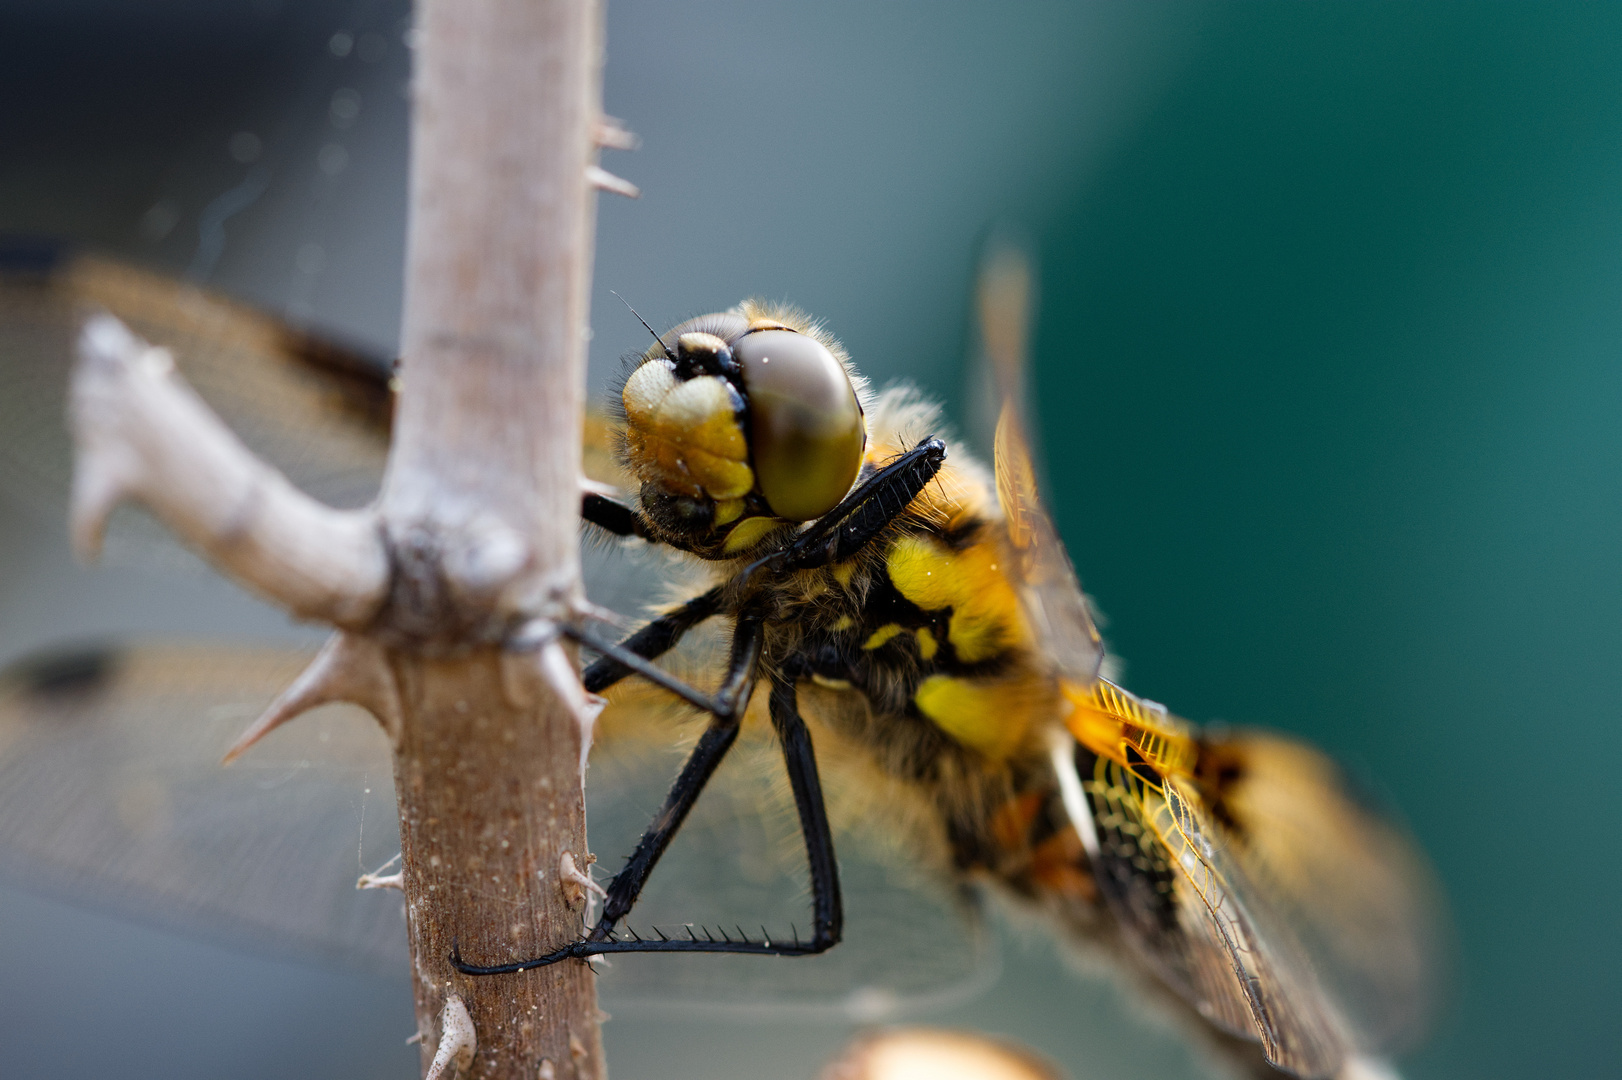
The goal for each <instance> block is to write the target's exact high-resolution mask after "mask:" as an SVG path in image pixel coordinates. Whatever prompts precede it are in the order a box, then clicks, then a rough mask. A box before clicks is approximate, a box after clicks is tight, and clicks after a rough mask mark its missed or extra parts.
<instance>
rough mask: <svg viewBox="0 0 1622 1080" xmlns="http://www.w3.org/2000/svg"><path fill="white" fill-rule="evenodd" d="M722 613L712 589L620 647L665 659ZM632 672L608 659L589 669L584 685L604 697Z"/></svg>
mask: <svg viewBox="0 0 1622 1080" xmlns="http://www.w3.org/2000/svg"><path fill="white" fill-rule="evenodd" d="M720 610H721V590H720V589H719V588H716V589H711V590H710V591H709V592H707V593H705V594H704V595H702V596H695V597H693V598H692V599H691V600H689V601H687V603H685V604H683V605H682V606H681V607H679V608H677V609H676V610H675V611H671V612H667V613H665V614H664V615H661V616H659V617H658V618H657V619H655V620H653V621H652V622H650V623H649V624H648V625H646V626H644V627H643V628H642V629H640V630H638V631H637V632H636V633H634V634H632V635H631V636H630V637H628V638H626V639H625V640H624V641H622V642H620V644H619V647H620V648H622V649H626V650H628V651H630V652H633V653H635V654H636V655H637V656H640V657H641V658H642V659H644V660H652V659H653V658H654V657H656V656H663V655H664V654H665V653H667V652H669V651H670V650H671V649H672V648H674V647H675V645H676V643H677V642H678V641H680V640H681V639H682V635H683V634H685V633H687V631H689V630H691V629H692V628H693V627H695V626H697V625H698V624H699V623H701V622H703V621H704V620H705V619H708V618H709V617H710V616H711V615H714V614H715V613H716V612H718V611H720ZM631 671H632V669H631V668H630V667H628V666H626V665H625V664H622V663H620V662H619V661H618V660H615V659H614V658H613V657H611V656H608V655H606V654H605V655H604V656H603V657H602V658H601V659H599V660H598V661H597V662H596V663H594V664H592V665H591V666H590V667H588V668H587V669H586V673H585V674H584V675H583V676H581V679H580V681H581V682H582V683H584V684H585V687H586V689H587V690H590V691H591V692H592V693H594V694H600V693H602V692H603V691H604V690H607V689H608V688H609V687H610V686H613V685H614V684H615V683H617V682H619V681H620V680H621V679H623V678H625V676H627V675H629V674H631Z"/></svg>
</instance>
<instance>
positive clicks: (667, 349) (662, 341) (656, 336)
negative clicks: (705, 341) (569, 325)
mask: <svg viewBox="0 0 1622 1080" xmlns="http://www.w3.org/2000/svg"><path fill="white" fill-rule="evenodd" d="M608 291H609V292H610V293H613V296H614V299H616V300H618V301H619V302H620V303H622V304H624V305H625V307H626V310H628V311H629V312H630V313H631V314H632V315H636V308H634V307H631V302H630V301H629V300H627V299H625V297H623V296H621V295H620V294H619V293H617V292H614V290H613V289H610V290H608ZM636 321H637V322H639V323H641V324H642V325H643V327H644V328H646V329H647V331H648V333H650V334H652V335H653V340H654V341H656V342H658V343H659V348H661V349H663V350H664V354H665V356H666V357H668V358H669V359H670V362H671V363H672V364H674V363H675V362H676V354H675V353H673V352H671V351H670V346H668V345H666V344H665V339H664V338H662V337H660V336H659V333H658V331H656V330H655V329H654V328H653V327H651V326H648V320H646V319H644V318H643V317H642V316H640V315H636Z"/></svg>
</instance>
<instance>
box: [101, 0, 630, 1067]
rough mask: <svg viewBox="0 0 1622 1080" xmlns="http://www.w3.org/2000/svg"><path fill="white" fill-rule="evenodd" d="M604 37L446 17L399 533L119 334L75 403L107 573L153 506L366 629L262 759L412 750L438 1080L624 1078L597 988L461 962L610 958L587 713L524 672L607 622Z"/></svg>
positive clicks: (542, 5) (428, 17) (405, 800)
mask: <svg viewBox="0 0 1622 1080" xmlns="http://www.w3.org/2000/svg"><path fill="white" fill-rule="evenodd" d="M601 18H602V16H601V10H600V6H599V4H598V3H596V2H595V0H421V4H420V11H419V30H420V31H421V33H420V35H419V40H420V42H421V47H420V50H419V52H418V56H417V72H416V85H415V95H416V109H415V114H414V115H415V121H414V128H413V141H412V180H411V204H410V215H411V216H410V227H409V243H408V265H407V269H406V318H405V326H404V333H403V347H402V352H403V360H402V370H401V375H402V389H401V393H400V398H399V404H398V409H397V413H396V423H395V431H394V444H393V446H392V449H391V454H390V458H389V465H388V470H387V474H386V477H385V481H384V486H383V492H382V494H381V496H380V498H379V501H378V503H377V505H376V506H375V507H373V508H370V509H368V510H364V511H350V512H339V511H334V510H331V509H330V508H327V507H323V506H321V505H319V504H317V503H315V502H314V501H313V500H310V499H309V498H308V497H306V496H304V495H302V494H301V493H299V492H297V491H296V490H294V489H293V488H292V486H291V485H289V484H288V483H287V481H286V480H285V479H284V478H282V477H281V476H280V475H279V474H277V473H275V472H274V470H272V469H270V468H269V467H268V466H266V465H264V464H263V463H262V462H260V461H258V460H257V459H256V458H254V457H253V455H252V454H250V453H249V452H248V451H247V450H246V449H244V448H243V447H242V446H241V444H240V443H238V442H237V441H236V440H235V438H234V437H232V436H231V435H230V433H229V432H228V431H227V430H226V429H225V427H224V425H223V424H221V423H220V421H219V420H218V418H217V417H215V416H214V415H213V414H212V413H210V412H209V411H208V409H207V407H206V406H205V405H203V404H202V402H201V401H200V400H199V399H197V398H196V397H195V395H192V394H191V392H190V390H189V389H188V388H186V387H185V385H184V384H183V383H182V382H181V381H180V380H179V378H178V376H176V375H174V374H173V373H172V372H171V371H170V370H169V367H168V365H167V363H166V361H165V358H164V354H163V353H162V352H161V350H154V349H152V348H150V347H149V346H148V345H147V344H146V343H145V342H142V341H140V340H139V339H137V338H135V337H134V336H133V335H131V334H129V333H128V332H127V331H126V330H124V328H123V327H122V326H121V324H118V323H117V321H116V320H114V319H112V318H111V317H110V316H104V317H101V318H99V319H96V320H93V321H92V322H91V323H90V324H89V326H88V327H87V330H86V333H85V335H84V337H83V339H82V341H81V346H80V353H81V361H80V365H79V368H78V369H77V371H76V374H75V382H74V390H73V412H74V424H75V433H76V435H77V437H78V441H79V446H80V453H79V460H78V471H77V475H76V479H75V500H74V523H75V524H74V531H75V535H76V537H77V538H78V539H79V542H80V545H81V548H82V549H83V550H85V551H87V552H90V553H93V550H94V547H95V542H96V539H97V537H98V536H99V531H100V528H101V524H102V522H103V520H104V519H105V517H106V515H107V513H108V512H109V511H110V510H111V509H112V507H113V505H114V504H116V503H117V502H119V501H120V500H122V499H125V498H137V499H141V500H143V501H145V502H147V503H148V504H149V505H151V506H152V507H154V508H155V509H156V510H157V511H158V512H159V513H160V514H161V515H162V516H163V518H164V520H165V521H166V522H168V523H169V524H170V525H171V526H172V527H173V528H174V529H175V530H176V531H177V532H179V533H180V534H181V535H182V536H183V537H185V538H186V539H188V540H189V541H190V542H192V543H193V544H194V545H195V546H197V547H199V548H200V549H201V550H202V551H203V552H204V554H206V555H208V556H209V557H210V558H211V559H213V560H214V561H215V563H216V565H218V566H219V567H220V568H221V569H222V570H225V571H226V572H228V573H231V574H233V575H234V576H236V577H237V578H238V579H239V580H242V581H244V582H245V583H247V584H249V585H251V586H252V587H254V588H255V589H257V590H258V591H259V592H261V593H262V594H263V595H265V596H268V597H269V598H271V599H272V600H275V601H276V602H278V603H281V604H282V605H284V606H287V607H289V608H291V609H292V610H294V611H295V612H297V613H298V614H300V615H302V616H304V617H307V618H314V619H320V620H324V621H327V622H329V623H332V624H334V625H336V626H338V627H340V632H339V635H338V636H337V637H336V638H335V639H334V641H333V642H332V643H331V644H330V645H329V648H327V649H326V650H323V652H322V654H321V657H319V658H318V659H317V661H316V663H315V664H314V665H312V667H311V668H310V670H309V671H307V672H306V673H305V675H304V676H303V677H302V678H301V679H300V680H299V681H298V682H297V683H295V685H294V686H293V687H291V688H290V689H289V690H288V692H287V693H286V694H284V695H283V696H282V698H281V699H279V700H278V702H277V703H276V705H274V706H273V707H272V709H271V710H270V712H268V713H267V714H266V716H265V717H263V718H262V719H261V720H260V722H259V723H258V724H256V725H254V726H253V727H252V728H251V729H250V730H249V732H248V733H247V734H246V735H245V736H244V739H243V741H242V742H241V743H239V745H238V747H237V748H236V750H235V751H233V752H237V751H240V750H241V749H243V748H245V747H246V746H247V745H248V744H250V743H251V742H252V741H253V740H254V739H256V738H258V737H259V736H260V735H263V734H264V733H265V732H266V731H269V730H270V729H271V728H273V727H275V726H276V725H278V724H280V723H283V722H286V721H287V720H290V719H292V718H293V717H294V716H296V715H297V714H298V713H299V712H300V711H302V710H303V709H307V708H310V707H312V706H313V705H315V704H318V703H320V702H322V701H330V700H349V701H355V702H357V703H359V704H362V705H364V706H366V707H367V708H369V709H371V710H372V712H373V713H374V714H376V715H377V717H378V719H379V720H380V721H382V722H383V724H384V727H385V728H386V729H387V730H388V732H389V734H390V736H391V737H392V739H393V740H394V743H395V748H396V757H395V782H396V789H397V793H398V797H399V801H400V822H401V828H400V837H401V847H402V879H403V880H402V883H403V886H404V891H405V895H406V907H407V917H408V923H409V927H410V933H411V951H412V961H413V964H412V973H413V979H414V983H415V989H416V1008H417V1021H418V1030H419V1031H420V1032H421V1033H422V1035H423V1056H422V1061H423V1068H424V1070H425V1071H427V1070H428V1068H429V1067H430V1065H431V1063H432V1062H433V1060H434V1058H435V1056H436V1054H438V1055H439V1057H440V1059H441V1065H440V1069H441V1073H442V1074H443V1072H444V1070H448V1069H453V1068H458V1067H459V1066H458V1064H457V1063H458V1062H461V1061H464V1060H465V1059H466V1058H467V1056H468V1052H469V1047H470V1046H472V1045H475V1044H476V1047H477V1049H476V1052H475V1053H474V1054H473V1058H472V1060H473V1064H472V1067H471V1072H472V1075H475V1076H480V1077H489V1078H516V1077H524V1078H526V1080H531V1078H534V1077H537V1076H552V1077H556V1078H559V1080H562V1078H570V1077H575V1078H582V1080H600V1078H602V1077H604V1076H605V1075H606V1069H605V1067H604V1064H603V1057H602V1044H601V1038H600V1034H599V1030H598V1016H599V1014H598V1011H597V1000H596V986H595V981H594V976H593V975H592V973H591V970H590V969H589V968H588V967H587V966H586V965H585V964H583V963H580V962H574V961H571V962H567V963H563V964H558V965H556V966H553V967H549V968H544V969H541V970H538V971H532V972H528V973H525V974H521V975H511V976H499V977H494V978H482V979H481V978H469V977H466V976H463V975H460V974H458V973H457V972H456V971H455V969H454V968H452V966H451V964H450V961H449V957H450V953H451V950H452V946H453V943H459V944H460V947H461V949H462V951H463V953H464V954H465V955H467V956H468V957H469V958H471V959H474V960H475V961H476V962H479V963H485V964H494V963H502V962H506V961H510V960H513V959H521V958H527V957H530V956H533V955H536V954H538V953H541V952H544V951H547V950H550V949H553V948H555V947H557V946H558V945H560V944H562V943H564V942H567V941H569V940H571V939H573V938H574V937H576V936H577V935H578V934H579V932H580V929H581V911H580V906H581V903H582V899H581V897H580V888H579V885H578V884H577V883H575V882H573V881H568V880H566V877H565V874H564V872H563V866H564V864H565V859H564V857H565V856H568V858H569V860H570V865H572V866H576V867H582V866H586V865H588V864H589V862H590V859H589V857H588V855H587V851H586V839H585V813H584V801H583V796H582V792H581V779H582V769H581V758H580V752H581V745H582V742H583V731H582V726H581V725H582V723H583V722H585V719H586V716H585V714H586V712H587V708H586V701H585V698H584V696H583V694H582V691H581V690H580V688H579V685H578V683H575V682H574V681H573V679H572V678H571V674H570V672H569V670H568V667H569V665H568V659H567V658H566V657H565V656H564V655H563V654H562V653H561V652H559V650H560V649H561V646H560V645H559V644H557V643H556V642H553V643H551V644H547V645H545V646H543V647H542V648H541V650H540V653H539V654H537V653H536V652H534V651H533V650H532V651H530V652H528V653H518V652H511V651H508V650H506V649H505V648H504V645H505V642H506V641H507V639H508V637H509V635H511V634H512V632H513V631H514V629H515V628H517V627H519V626H521V625H523V626H528V628H529V630H530V633H529V634H528V637H529V639H530V640H541V639H542V638H544V636H545V635H544V634H542V633H539V632H538V631H539V628H540V627H542V626H544V625H545V624H546V621H547V620H548V619H554V618H557V617H560V616H564V615H566V614H567V612H568V611H569V609H570V608H571V607H573V606H575V605H577V604H578V603H579V602H580V574H579V565H578V549H577V543H578V527H579V524H578V523H579V498H580V486H579V485H580V480H579V472H580V453H581V449H580V448H581V441H580V425H581V409H582V405H583V395H584V381H585V380H584V368H585V345H586V337H587V333H586V317H587V288H588V284H589V280H590V276H591V253H592V217H591V213H592V210H593V199H594V195H593V194H592V186H591V185H592V184H593V183H598V182H601V178H600V177H597V176H596V173H592V174H590V175H588V169H590V168H594V166H595V152H596V150H595V146H596V143H595V141H594V140H596V139H598V138H599V132H600V131H601V130H603V129H602V121H601V118H600V100H599V98H600V79H601V73H600V71H601V33H602V28H601ZM622 134H623V133H622ZM605 141H611V140H605ZM622 141H623V140H622ZM599 171H600V170H599ZM453 999H456V1000H453ZM458 1001H459V1002H460V1004H458V1003H457V1002H458ZM448 1003H449V1004H450V1008H449V1009H448V1010H447V1004H448ZM464 1004H465V1006H466V1008H465V1011H464V1009H463V1008H462V1005H464ZM445 1017H449V1018H450V1020H449V1021H447V1020H445V1019H444V1018H445ZM469 1021H471V1023H469ZM442 1026H449V1027H451V1028H452V1029H453V1030H452V1032H451V1034H450V1036H448V1037H445V1038H443V1039H442V1036H443V1035H444V1033H443V1032H442V1031H441V1030H440V1029H441V1027H442Z"/></svg>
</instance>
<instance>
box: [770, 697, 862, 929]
mask: <svg viewBox="0 0 1622 1080" xmlns="http://www.w3.org/2000/svg"><path fill="white" fill-rule="evenodd" d="M771 714H772V726H773V727H774V728H775V729H776V730H777V738H778V741H779V742H780V743H782V745H783V764H784V766H785V767H786V768H787V769H788V781H789V786H790V787H791V788H792V789H793V791H794V805H795V807H796V808H798V810H799V812H800V833H801V835H803V836H804V837H805V854H806V859H807V861H808V862H809V863H810V865H811V920H812V929H811V940H810V941H808V942H805V943H803V946H802V943H801V942H799V941H798V940H796V941H795V943H794V944H795V950H794V955H802V954H810V953H820V952H826V951H827V950H828V949H831V948H833V947H834V946H835V945H837V944H839V939H840V937H841V936H842V934H843V933H844V926H845V905H844V900H843V898H842V897H841V895H840V891H839V863H838V861H837V860H835V858H834V838H833V830H832V829H830V828H829V827H828V811H827V808H826V807H824V806H823V802H822V781H821V779H820V777H819V776H818V774H817V758H816V754H815V753H814V752H813V750H812V746H811V732H810V731H809V730H808V729H807V728H806V726H805V721H804V720H803V719H801V717H800V709H799V702H798V692H797V691H796V689H795V680H794V674H793V673H789V674H787V675H785V676H784V677H781V678H778V679H774V680H773V681H772V697H771Z"/></svg>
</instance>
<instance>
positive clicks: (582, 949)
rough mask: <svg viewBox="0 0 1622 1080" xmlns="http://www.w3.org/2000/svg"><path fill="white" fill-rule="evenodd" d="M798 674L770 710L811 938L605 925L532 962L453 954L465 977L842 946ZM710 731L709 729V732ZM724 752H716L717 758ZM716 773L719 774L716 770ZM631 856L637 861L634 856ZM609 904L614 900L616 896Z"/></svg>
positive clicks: (833, 864) (775, 687)
mask: <svg viewBox="0 0 1622 1080" xmlns="http://www.w3.org/2000/svg"><path fill="white" fill-rule="evenodd" d="M794 677H795V676H794V675H792V674H789V675H786V676H784V677H781V678H778V679H775V680H774V681H773V683H772V696H771V714H772V726H773V728H774V729H775V730H776V732H777V735H778V738H779V739H780V740H781V742H782V746H783V761H784V764H785V766H786V767H787V769H788V774H789V785H790V787H791V788H792V789H793V791H794V801H795V804H796V805H797V806H798V808H799V812H800V829H801V832H802V833H803V834H804V837H805V847H806V856H807V860H808V862H809V863H810V869H811V892H812V920H813V928H812V934H811V939H810V940H809V941H802V940H800V938H799V936H798V935H795V936H794V938H793V939H792V940H791V941H780V940H779V941H773V940H771V939H770V938H769V937H767V936H766V934H765V932H764V931H762V935H761V937H760V938H759V939H758V940H752V939H750V938H749V937H748V936H747V935H745V934H744V933H743V932H742V931H741V930H740V932H739V936H738V937H736V938H734V937H731V936H729V935H727V934H725V932H723V933H722V937H721V939H720V940H716V939H715V937H714V936H713V935H711V934H710V933H709V932H708V931H704V937H702V938H700V937H698V936H697V935H696V934H694V933H693V931H692V930H691V929H690V928H689V929H688V936H687V937H686V938H670V937H667V936H666V935H665V934H663V933H661V932H659V931H657V930H655V933H658V934H659V937H658V940H650V939H648V938H643V937H640V936H638V935H635V934H632V939H631V940H626V939H624V938H619V937H615V936H614V933H613V930H612V928H609V929H603V924H601V923H600V924H599V929H598V930H594V931H593V932H592V934H591V936H589V937H587V938H586V939H585V940H583V941H576V942H573V943H571V944H569V945H565V946H564V947H563V948H561V949H558V950H556V951H554V952H552V953H549V954H547V955H546V956H540V957H536V958H535V959H533V960H524V961H520V962H518V963H513V964H500V965H492V966H489V967H481V966H478V965H475V964H469V963H466V962H464V961H463V960H462V958H461V956H460V955H458V954H456V953H454V952H453V953H452V954H451V964H452V965H453V966H454V967H455V968H456V969H457V970H458V971H460V972H462V974H464V975H506V974H511V973H513V972H518V971H527V970H529V969H530V968H537V967H544V966H546V965H548V964H555V963H557V962H558V961H559V960H569V959H584V958H586V957H589V956H596V955H599V954H602V953H622V952H720V953H745V954H750V955H755V956H809V955H812V954H815V953H821V952H826V951H827V950H828V949H830V948H832V947H833V946H834V945H836V944H838V943H839V939H840V937H841V935H842V933H843V930H844V904H843V900H842V899H841V897H840V892H839V867H838V863H837V861H836V860H835V858H834V845H833V833H832V830H831V829H830V828H829V826H828V814H827V811H826V809H825V808H824V806H823V802H822V785H821V782H820V780H819V779H818V776H817V764H816V756H815V754H814V752H813V749H812V746H811V734H810V732H809V731H808V730H807V729H806V726H805V721H804V720H802V719H801V718H800V714H799V709H798V704H797V694H796V692H795V687H794V682H793V679H794ZM730 681H731V680H730V679H729V682H730ZM714 729H715V725H712V726H711V731H713V730H714ZM708 734H709V733H708V732H706V735H708ZM700 742H701V744H702V742H703V740H700ZM729 745H730V743H729ZM721 753H722V754H724V753H725V750H724V749H723V750H722V751H721ZM719 756H720V755H719V754H718V755H717V760H718V759H719ZM697 757H698V751H696V750H695V751H694V754H693V757H692V758H689V760H688V765H689V767H691V766H692V765H693V763H694V759H696V758H697ZM688 771H689V770H688V769H683V778H685V777H686V775H687V773H688ZM711 771H713V768H712V769H711ZM681 785H682V781H681V780H678V781H677V787H676V788H673V789H672V791H671V796H672V799H671V801H667V804H666V805H667V809H668V808H669V807H670V805H671V802H673V801H674V800H675V797H676V795H677V788H680V787H681ZM692 798H694V799H696V798H697V792H696V791H695V792H694V793H693V795H692ZM691 801H692V800H691V799H688V800H687V805H688V807H689V808H690V807H691ZM682 815H683V816H685V811H682ZM678 823H679V822H678ZM658 826H659V819H655V827H653V828H650V829H649V832H648V834H647V835H645V836H644V837H643V840H644V844H647V843H648V840H649V837H650V836H652V835H653V834H654V833H655V832H657V831H660V830H659V828H658ZM674 831H675V830H674V828H671V829H669V830H668V832H669V833H672V834H673V833H674ZM668 841H669V837H668V836H666V837H665V838H664V840H663V841H662V843H661V844H660V850H662V847H663V843H668ZM642 847H643V845H638V852H639V853H640V852H641V849H642ZM632 858H633V860H634V859H635V858H636V856H633V857H632ZM656 859H657V854H655V855H654V858H653V859H650V860H649V863H648V868H649V869H651V868H652V863H653V861H655V860H656ZM629 869H630V867H629V866H627V868H626V870H629ZM624 876H625V871H622V872H621V875H620V877H617V878H615V880H614V885H613V886H611V887H610V896H611V897H612V896H613V893H614V892H615V891H617V886H618V885H619V883H620V878H621V877H624ZM644 877H645V875H644ZM631 899H633V900H634V899H635V895H634V893H632V894H631ZM610 903H613V900H612V899H611V900H610ZM626 906H627V907H628V906H629V905H628V904H627V905H626ZM607 918H608V917H607V915H605V916H604V921H605V922H606V921H607Z"/></svg>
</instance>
